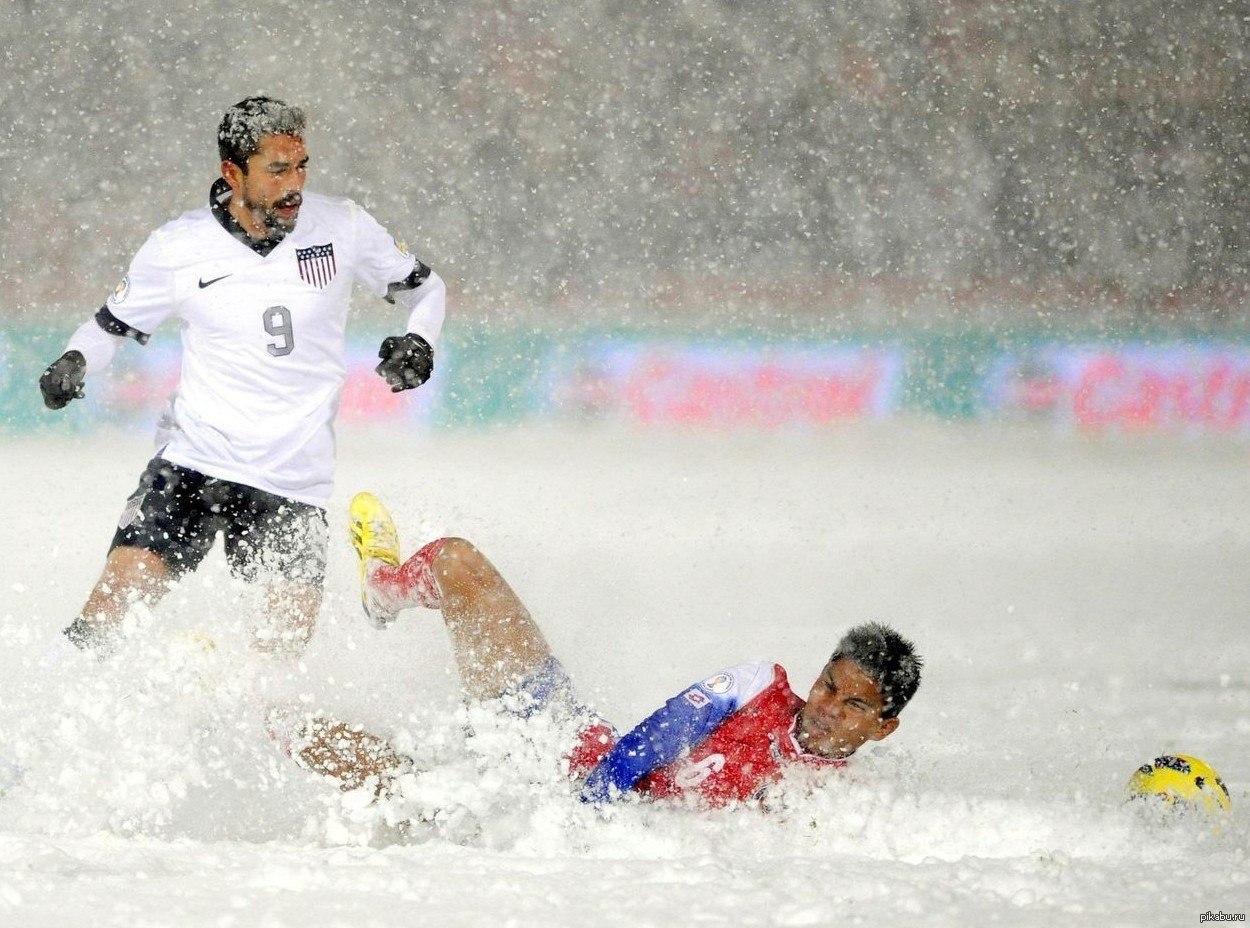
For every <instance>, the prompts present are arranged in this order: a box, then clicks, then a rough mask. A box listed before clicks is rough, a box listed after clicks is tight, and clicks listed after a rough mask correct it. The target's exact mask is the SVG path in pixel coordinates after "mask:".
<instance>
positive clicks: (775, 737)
mask: <svg viewBox="0 0 1250 928" xmlns="http://www.w3.org/2000/svg"><path fill="white" fill-rule="evenodd" d="M803 705H804V701H803V700H802V699H801V698H800V697H799V696H797V695H795V693H794V692H793V690H791V689H790V683H789V681H788V680H787V679H786V672H785V669H784V668H783V667H782V666H781V665H780V664H768V663H749V664H740V665H738V666H736V667H730V668H728V669H727V670H724V671H721V672H720V673H718V674H716V675H715V676H713V677H710V678H708V679H707V680H704V681H703V682H701V683H696V684H694V685H693V686H691V687H690V688H689V689H687V690H685V691H684V692H682V693H680V694H678V695H677V696H674V697H673V698H672V699H670V700H669V701H668V702H667V703H665V704H664V706H663V707H662V708H661V709H659V710H657V711H656V712H654V713H652V714H651V715H650V716H648V717H647V718H646V719H644V720H643V721H642V722H640V723H639V724H638V725H637V726H636V727H635V728H634V729H633V730H632V731H630V732H628V733H627V734H625V735H624V736H622V737H621V739H620V740H619V741H617V742H616V744H615V745H613V746H612V748H611V750H609V751H608V752H607V753H606V754H605V755H604V756H603V758H602V760H600V761H599V763H598V765H597V766H596V767H595V768H594V769H593V770H591V772H590V774H589V775H588V776H587V778H586V781H585V785H584V787H583V790H582V797H583V798H584V799H586V800H587V801H590V802H603V801H610V800H612V799H615V798H618V797H619V796H621V795H623V794H624V793H625V792H627V791H629V790H636V791H638V792H641V793H645V794H648V795H651V796H657V797H658V796H682V795H697V796H698V797H699V798H700V799H701V800H702V801H704V802H705V803H706V804H708V805H713V806H716V805H723V804H724V803H726V802H730V801H734V800H747V799H753V798H759V797H760V796H761V795H762V794H763V792H764V790H765V789H766V788H767V786H768V785H769V784H770V783H772V782H774V781H775V780H776V779H777V778H778V777H780V776H781V773H782V769H783V767H784V765H785V764H786V763H789V762H791V761H794V760H800V759H801V760H804V761H813V762H817V763H824V764H828V765H830V766H836V767H841V766H844V765H845V763H846V762H845V761H842V760H832V759H828V758H822V757H818V756H817V755H814V754H808V753H806V752H805V751H804V750H803V749H802V748H801V747H800V746H799V743H798V741H797V739H796V737H795V732H794V721H795V716H796V715H797V713H798V711H799V710H800V709H801V708H803Z"/></svg>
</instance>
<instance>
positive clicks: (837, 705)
mask: <svg viewBox="0 0 1250 928" xmlns="http://www.w3.org/2000/svg"><path fill="white" fill-rule="evenodd" d="M884 707H885V700H884V698H883V697H882V694H881V688H880V687H879V686H877V684H876V682H875V681H874V680H873V679H872V677H870V676H868V674H866V673H864V671H863V670H861V669H860V667H859V665H858V664H856V663H855V662H854V661H853V660H851V659H849V658H845V657H844V658H842V659H841V660H837V661H830V662H829V663H828V664H826V665H825V669H824V670H822V671H821V672H820V677H819V678H818V679H817V680H816V682H815V683H814V684H813V685H812V691H811V693H810V694H809V695H808V697H807V705H805V706H804V707H803V708H802V709H800V710H799V716H798V722H797V723H796V731H797V734H798V738H799V743H800V744H802V745H803V747H804V749H806V750H808V751H811V752H812V753H813V754H820V755H822V756H824V757H850V756H851V755H852V754H854V753H855V752H856V751H857V750H858V749H859V748H860V746H862V745H863V743H864V742H865V741H880V740H881V739H882V738H884V737H885V736H886V735H888V734H890V732H892V731H894V729H896V728H898V719H897V718H892V719H885V718H882V717H881V712H882V710H883V708H884Z"/></svg>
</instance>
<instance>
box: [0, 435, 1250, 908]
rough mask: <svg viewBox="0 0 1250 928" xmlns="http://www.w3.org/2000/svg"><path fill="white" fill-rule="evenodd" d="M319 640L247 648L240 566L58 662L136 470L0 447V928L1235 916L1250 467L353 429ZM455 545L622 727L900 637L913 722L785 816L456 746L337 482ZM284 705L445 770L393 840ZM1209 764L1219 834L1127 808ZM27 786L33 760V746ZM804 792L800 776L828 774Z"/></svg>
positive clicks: (1210, 454)
mask: <svg viewBox="0 0 1250 928" xmlns="http://www.w3.org/2000/svg"><path fill="white" fill-rule="evenodd" d="M340 449H341V450H340V461H341V467H340V476H339V483H338V491H337V493H336V497H335V500H334V508H333V511H332V517H333V527H334V529H335V534H334V536H333V537H334V542H333V546H332V553H331V565H330V570H331V573H330V578H329V597H328V600H327V603H326V607H325V609H324V611H323V613H322V616H321V621H320V625H319V629H318V633H317V636H316V639H315V640H314V642H313V644H312V646H311V648H310V649H309V650H308V652H307V654H306V656H305V658H304V660H303V661H302V663H301V664H299V665H298V666H295V667H282V666H276V665H273V664H271V663H268V662H266V661H265V660H264V659H262V658H259V657H257V656H255V655H253V654H251V653H250V652H249V650H248V649H247V648H246V646H245V645H244V643H243V642H244V639H245V637H246V626H247V622H248V618H247V617H248V616H249V615H250V605H251V604H250V591H249V590H247V589H244V588H240V587H239V586H238V585H236V584H235V583H234V582H233V581H232V580H231V579H230V577H229V575H228V572H227V571H226V569H225V566H224V561H223V560H222V559H221V557H220V554H219V553H214V555H213V556H212V558H211V559H210V561H209V562H208V563H207V564H206V565H205V567H204V569H202V570H201V572H200V573H198V574H196V575H194V576H193V577H191V578H190V579H189V580H187V581H186V582H185V583H184V584H183V585H182V587H181V588H179V589H178V590H176V591H175V592H174V593H173V594H171V596H170V598H169V599H168V600H167V601H166V602H165V603H164V604H162V605H161V606H160V607H159V608H158V609H156V610H155V611H154V612H153V613H152V614H151V615H150V616H148V617H146V618H145V620H144V627H143V629H142V631H141V633H140V634H139V635H138V636H137V638H136V640H135V641H134V643H133V644H132V646H131V647H130V648H129V649H128V650H127V651H126V652H125V653H123V654H121V655H119V656H118V658H117V659H115V660H113V661H111V662H108V663H104V664H101V663H98V662H96V661H95V660H94V659H93V658H90V657H87V656H85V655H80V654H78V653H77V652H74V651H72V649H70V648H68V647H67V646H64V645H62V644H61V639H60V638H59V631H60V629H61V627H62V626H63V625H65V624H66V623H67V622H68V621H69V620H70V619H71V618H72V617H73V616H74V614H75V613H76V610H77V609H78V607H79V606H80V604H81V601H82V599H83V597H84V596H85V594H86V592H87V590H88V588H89V587H90V586H91V584H92V583H93V582H94V580H95V578H96V576H97V574H98V571H99V569H100V566H101V564H102V561H103V556H104V550H105V547H106V545H107V542H108V538H109V535H110V533H111V525H112V524H113V522H114V520H115V518H116V516H117V514H118V513H119V512H120V509H121V506H122V503H123V501H124V499H125V496H126V495H127V493H128V492H129V491H130V489H131V487H132V485H133V483H134V481H135V480H136V479H137V476H138V474H139V472H140V470H141V468H142V466H143V463H144V462H145V461H146V459H147V455H148V450H149V449H148V446H147V444H146V442H145V441H143V440H141V439H138V438H134V437H130V436H117V435H108V436H97V437H91V438H81V437H70V436H66V435H63V434H56V435H49V434H45V435H41V436H37V437H27V438H11V437H10V438H6V439H5V440H4V442H3V445H2V446H0V477H2V478H3V487H4V491H3V492H4V499H5V502H4V509H3V511H4V516H5V518H4V519H3V520H2V521H0V553H2V555H3V557H2V558H0V564H2V566H0V571H2V574H3V580H2V582H0V679H2V680H3V686H0V735H2V737H0V781H2V782H7V783H8V788H7V793H6V795H5V796H4V797H3V798H0V925H3V926H5V928H10V926H12V928H53V926H55V928H65V926H79V925H81V926H92V928H108V926H126V928H149V926H179V928H209V926H214V928H217V926H247V928H251V926H257V928H260V926H273V928H277V926H292V928H293V926H338V925H342V926H352V928H366V926H383V925H410V924H430V925H438V926H440V928H442V926H447V928H451V926H460V925H464V926H477V925H492V926H503V925H541V926H554V928H559V926H582V925H609V926H610V925H621V926H630V928H641V926H649V925H656V926H660V925H663V926H671V925H686V924H689V925H701V924H708V925H713V924H714V925H725V924H733V925H743V926H752V925H761V926H763V925H769V926H772V925H859V924H864V925H882V924H903V925H920V924H924V925H958V926H968V925H989V924H1001V925H1012V926H1016V925H1021V926H1034V925H1035V926H1052V925H1064V926H1065V928H1067V926H1076V925H1091V926H1094V925H1096V926H1100V928H1102V926H1108V925H1133V926H1137V925H1182V924H1199V920H1200V916H1201V915H1202V914H1203V913H1205V912H1208V911H1211V912H1219V911H1223V912H1225V913H1245V912H1247V911H1248V910H1250V861H1248V860H1247V848H1248V846H1250V841H1248V840H1247V838H1248V837H1250V825H1247V809H1250V789H1248V788H1247V784H1248V783H1250V737H1248V736H1250V671H1248V669H1247V668H1248V667H1250V635H1248V634H1247V615H1248V614H1250V608H1248V607H1250V569H1248V568H1247V565H1250V524H1248V523H1247V517H1246V513H1247V512H1250V479H1248V476H1250V475H1248V471H1250V452H1247V449H1246V447H1245V446H1244V445H1242V444H1237V443H1233V442H1223V441H1218V442H1217V441H1210V442H1206V441H1196V440H1186V439H1156V438H1126V437H1114V436H1109V437H1102V438H1093V439H1091V438H1082V437H1079V436H1074V435H1060V436H1056V435H1054V434H1040V433H1036V432H1032V431H1028V430H1023V429H1015V428H1008V427H984V426H981V427H971V426H957V427H956V426H950V427H939V426H936V425H931V424H919V423H918V424H913V425H897V424H895V425H890V426H879V425H874V426H855V427H850V428H846V429H841V430H834V431H831V432H826V433H822V434H788V433H779V434H763V435H761V434H758V433H733V432H702V433H693V434H690V433H687V434H675V433H663V432H648V433H636V432H628V431H621V430H615V429H607V428H599V427H586V428H580V427H574V426H568V427H552V428H533V429H527V430H513V431H483V432H478V433H434V434H431V435H428V436H422V437H414V438H397V437H396V436H393V435H386V434H382V433H354V434H343V435H341V443H340ZM363 488H368V489H372V490H374V491H375V492H377V493H378V494H379V495H380V496H382V497H383V498H384V499H385V500H386V501H387V502H388V503H389V504H390V506H391V508H392V510H393V512H394V513H395V515H396V517H397V520H398V522H399V525H400V529H401V535H402V536H403V537H404V547H405V549H406V550H409V549H411V547H412V546H413V545H415V544H416V542H417V541H418V540H420V538H421V537H422V536H424V535H426V534H433V533H435V532H440V533H444V532H445V533H449V534H459V535H464V536H466V537H469V538H471V539H473V540H474V541H475V542H477V544H478V545H479V547H481V548H482V549H483V550H484V551H485V552H486V553H487V554H488V555H489V556H490V557H491V558H492V559H493V560H494V561H495V563H496V564H497V565H498V566H499V567H500V568H501V569H502V570H503V572H504V573H505V575H506V576H508V577H509V578H510V580H511V581H512V583H513V586H514V587H515V588H516V589H517V590H518V592H519V593H520V594H521V595H522V597H523V598H524V599H525V600H526V601H527V602H528V603H529V605H530V606H531V609H532V611H533V612H534V613H535V615H536V617H538V619H539V620H540V622H541V623H542V624H543V627H544V629H545V630H546V632H547V634H548V637H549V638H550V639H551V641H552V643H553V645H554V647H555V648H556V650H557V652H558V653H559V654H560V655H561V656H562V657H563V658H564V661H565V663H566V665H567V666H568V667H569V669H570V670H571V672H572V673H573V675H574V677H575V679H576V680H577V681H578V683H579V686H580V688H581V690H582V691H583V693H584V694H585V695H587V696H588V697H589V698H590V699H591V700H592V701H593V702H594V703H595V704H596V705H597V706H598V707H599V708H600V709H601V710H602V711H603V712H604V713H605V714H606V715H608V716H609V717H610V718H612V719H613V720H614V721H616V722H617V723H618V724H622V725H628V724H632V723H633V722H634V721H636V720H637V719H638V718H639V717H641V716H642V715H644V714H645V713H647V712H648V711H650V710H651V709H652V708H654V707H655V706H657V705H658V704H659V703H660V702H661V701H663V700H664V699H665V698H667V697H668V696H669V695H671V694H672V693H673V692H675V691H677V690H678V689H679V688H681V687H682V686H684V685H685V684H687V683H689V682H690V681H692V680H694V679H698V678H701V677H704V676H706V675H708V674H709V673H711V672H712V671H714V670H716V669H718V668H719V667H721V666H723V665H727V664H730V663H735V662H738V661H741V660H744V659H753V658H757V659H774V660H777V661H780V662H781V663H783V664H785V665H786V667H787V668H788V669H789V671H790V675H791V678H792V679H793V681H794V682H795V685H796V688H797V689H799V690H800V691H801V692H802V691H805V690H806V687H807V685H808V682H809V681H810V679H811V678H813V677H814V675H815V674H816V673H817V671H818V670H819V669H820V667H821V665H822V664H823V662H824V661H825V659H826V658H827V656H828V652H829V650H830V649H831V647H832V645H833V643H834V641H835V640H836V638H837V637H838V635H839V634H840V632H841V631H842V629H843V628H845V627H846V626H847V625H849V624H852V623H854V622H857V621H861V620H864V619H869V618H871V619H880V620H884V621H887V622H890V623H892V624H894V625H895V626H897V627H898V628H899V629H900V630H901V631H903V632H904V633H905V634H907V635H909V636H911V637H913V638H914V639H915V640H916V642H917V644H918V646H919V648H920V649H921V651H922V653H923V654H924V656H925V657H926V658H927V661H928V666H927V670H926V675H925V681H924V683H923V685H922V687H921V690H920V692H919V694H918V695H917V697H916V699H915V701H914V703H913V704H912V705H911V706H910V707H909V708H908V709H907V710H906V711H905V712H904V714H903V716H902V725H901V727H900V729H899V731H898V733H897V734H896V735H895V736H894V737H892V738H890V739H889V740H887V741H885V742H882V743H880V744H874V745H870V746H869V747H868V748H866V749H865V750H864V752H862V755H861V756H860V757H859V758H857V760H856V761H855V763H854V764H853V765H852V767H851V768H849V769H848V770H847V771H844V772H842V773H841V774H838V775H836V776H834V777H833V778H832V779H830V780H829V781H828V782H824V783H820V784H811V783H800V782H794V783H788V784H786V786H785V787H784V788H783V789H782V790H781V792H780V794H779V795H778V797H777V798H776V800H775V802H774V805H775V808H774V809H773V810H772V811H770V812H767V813H765V812H761V811H757V810H722V811H718V812H712V813H708V812H696V811H692V810H689V809H679V808H665V807H660V806H650V807H647V806H642V805H638V806H632V807H631V806H624V807H618V808H614V809H612V810H611V811H610V812H608V813H607V814H605V815H599V814H596V813H595V812H594V810H592V809H589V808H586V807H583V806H580V805H578V804H577V803H576V802H574V801H573V800H572V799H571V798H570V797H569V795H568V793H567V790H566V789H565V788H564V786H563V784H562V783H561V782H560V780H559V778H558V777H555V776H553V775H552V773H553V769H554V768H553V761H552V760H551V759H550V758H549V757H548V756H547V755H546V754H544V753H543V752H542V750H541V749H540V748H541V746H539V747H532V746H527V745H525V744H523V743H521V742H518V741H515V740H513V739H511V737H510V734H509V733H508V732H492V731H490V730H489V729H479V735H478V737H476V738H473V739H466V738H465V737H464V735H463V731H464V725H463V723H464V721H465V719H464V714H463V710H460V709H458V707H457V701H456V682H455V678H454V673H453V671H452V669H451V668H450V666H449V652H448V647H447V643H446V640H445V638H444V636H443V633H442V630H441V627H440V626H439V623H438V621H437V620H436V619H435V618H434V617H433V615H432V614H422V615H412V616H410V617H409V618H407V619H406V620H405V621H403V622H401V623H400V624H399V625H398V626H396V627H394V628H392V629H390V630H388V631H386V632H377V631H374V630H373V629H372V628H370V627H368V626H367V624H366V623H365V622H364V621H363V619H362V616H361V614H360V610H359V605H358V600H357V595H358V594H357V591H356V586H355V584H356V574H355V566H354V563H353V555H352V552H351V549H350V546H349V543H348V541H347V539H346V537H345V529H344V519H343V513H344V510H345V506H346V501H347V499H348V498H349V497H350V495H351V494H352V493H353V492H354V491H356V490H358V489H363ZM275 699H302V700H303V702H304V704H305V705H306V706H309V707H312V708H322V709H325V710H326V711H333V712H335V713H337V714H338V715H340V716H342V717H345V718H351V719H356V720H359V721H361V722H364V723H366V724H368V725H369V726H370V727H371V728H373V729H375V730H378V731H380V732H383V733H386V734H389V735H392V736H394V737H396V738H397V739H398V740H399V741H400V742H401V743H402V744H403V745H404V746H406V747H408V748H409V749H411V750H412V751H413V752H414V753H415V754H417V755H418V757H419V758H422V759H424V760H425V761H427V762H428V765H429V766H430V767H431V770H430V772H428V773H426V774H423V777H424V780H423V786H422V789H423V791H424V792H423V793H422V794H421V798H420V799H419V804H420V803H423V804H424V805H422V806H421V808H422V809H423V810H424V811H425V812H426V814H427V815H428V814H430V813H431V812H432V810H433V809H435V808H437V809H439V810H440V813H439V817H438V818H437V819H436V821H435V822H434V823H433V824H431V825H427V826H422V827H419V828H417V829H415V830H414V831H412V832H410V833H407V834H401V833H399V832H398V831H397V830H396V829H393V828H389V827H387V826H386V824H385V823H384V822H375V821H370V820H369V815H370V810H369V809H362V808H359V807H358V806H356V805H353V804H352V803H351V801H350V797H349V799H348V800H347V801H344V800H342V799H341V798H340V796H339V794H338V793H337V791H336V790H335V789H334V788H333V787H332V786H330V785H328V784H326V783H324V782H321V781H319V780H317V779H316V778H314V777H312V776H311V775H309V774H306V773H304V772H303V771H301V770H298V769H296V768H294V766H293V765H292V764H291V763H290V762H289V761H286V760H285V759H284V758H283V757H282V756H281V755H279V754H278V752H277V751H276V749H275V748H274V747H273V746H272V744H271V743H270V742H269V740H268V738H267V737H266V735H265V733H264V728H263V725H262V721H261V715H262V710H263V706H264V705H266V704H269V703H272V702H273V701H274V700H275ZM1165 752H1180V753H1191V754H1196V755H1198V756H1199V757H1202V758H1205V759H1206V760H1208V761H1209V762H1210V763H1212V764H1213V765H1214V766H1215V767H1216V768H1217V769H1218V770H1219V771H1220V772H1221V773H1222V774H1223V777H1224V779H1225V781H1226V782H1227V783H1228V785H1229V788H1230V789H1231V791H1232V798H1233V813H1232V814H1231V815H1230V816H1228V817H1227V818H1226V821H1225V822H1224V824H1223V827H1222V828H1218V829H1216V828H1212V827H1210V826H1209V825H1208V824H1206V823H1204V822H1196V821H1167V820H1160V819H1156V818H1152V817H1150V816H1149V815H1147V814H1144V813H1143V812H1142V810H1140V809H1138V808H1137V807H1136V806H1135V805H1134V806H1125V805H1124V804H1123V789H1124V784H1125V782H1126V780H1127V779H1128V777H1129V775H1130V774H1131V773H1132V771H1133V769H1134V768H1135V767H1136V766H1137V765H1138V764H1140V763H1142V762H1144V761H1146V760H1149V759H1150V758H1152V757H1153V756H1155V755H1156V754H1160V753H1165ZM16 768H20V770H21V773H20V775H19V774H17V773H15V772H14V770H15V769H16ZM813 788H814V790H815V791H814V792H813V791H812V790H813Z"/></svg>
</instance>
